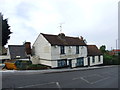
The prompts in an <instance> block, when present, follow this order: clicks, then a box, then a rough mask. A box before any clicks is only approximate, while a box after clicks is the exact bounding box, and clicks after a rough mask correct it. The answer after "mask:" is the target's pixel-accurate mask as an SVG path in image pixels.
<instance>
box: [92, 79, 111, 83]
mask: <svg viewBox="0 0 120 90" xmlns="http://www.w3.org/2000/svg"><path fill="white" fill-rule="evenodd" d="M108 78H110V77H107V78H103V79H100V80H98V81H95V82H91V83H90V84H95V83H98V82H100V81H104V80H106V79H108Z"/></svg>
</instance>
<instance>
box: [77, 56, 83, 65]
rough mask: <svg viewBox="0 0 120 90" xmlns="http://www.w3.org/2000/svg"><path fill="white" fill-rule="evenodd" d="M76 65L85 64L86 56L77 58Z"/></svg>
mask: <svg viewBox="0 0 120 90" xmlns="http://www.w3.org/2000/svg"><path fill="white" fill-rule="evenodd" d="M76 66H84V58H83V57H81V58H77V64H76Z"/></svg>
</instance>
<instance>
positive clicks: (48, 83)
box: [18, 82, 56, 88]
mask: <svg viewBox="0 0 120 90" xmlns="http://www.w3.org/2000/svg"><path fill="white" fill-rule="evenodd" d="M53 83H55V84H56V82H50V83H43V84H35V85H27V86H22V87H18V88H26V87H33V86H39V85H47V84H53Z"/></svg>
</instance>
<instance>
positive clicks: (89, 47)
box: [87, 45, 102, 56]
mask: <svg viewBox="0 0 120 90" xmlns="http://www.w3.org/2000/svg"><path fill="white" fill-rule="evenodd" d="M87 50H88V56H96V55H102V52H101V51H100V50H99V49H98V48H97V46H96V45H87Z"/></svg>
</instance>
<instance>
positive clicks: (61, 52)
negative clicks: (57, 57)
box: [60, 46, 65, 54]
mask: <svg viewBox="0 0 120 90" xmlns="http://www.w3.org/2000/svg"><path fill="white" fill-rule="evenodd" d="M60 54H65V47H64V46H60Z"/></svg>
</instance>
